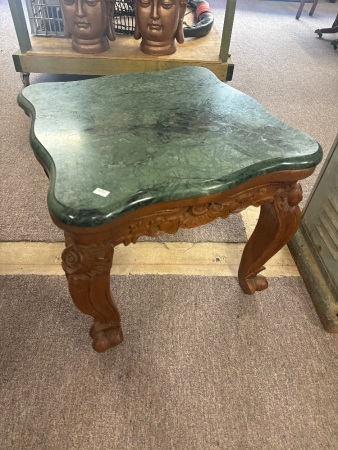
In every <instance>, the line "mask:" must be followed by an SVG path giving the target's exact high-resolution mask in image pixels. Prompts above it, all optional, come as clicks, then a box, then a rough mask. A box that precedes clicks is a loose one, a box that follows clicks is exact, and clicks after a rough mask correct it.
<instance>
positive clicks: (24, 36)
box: [8, 0, 32, 53]
mask: <svg viewBox="0 0 338 450" xmlns="http://www.w3.org/2000/svg"><path fill="white" fill-rule="evenodd" d="M8 3H9V8H10V10H11V14H12V18H13V22H14V28H15V32H16V35H17V38H18V41H19V46H20V51H21V53H26V52H27V51H28V50H30V49H31V48H32V44H31V40H30V38H29V33H28V29H27V25H26V19H25V14H24V12H23V7H22V3H21V0H8Z"/></svg>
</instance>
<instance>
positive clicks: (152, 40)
mask: <svg viewBox="0 0 338 450" xmlns="http://www.w3.org/2000/svg"><path fill="white" fill-rule="evenodd" d="M135 1H136V3H135V13H136V27H135V33H134V37H135V39H140V38H141V37H142V42H141V46H140V48H141V50H142V51H143V52H144V53H148V54H150V55H170V54H171V53H174V52H175V51H176V47H175V39H176V40H177V42H179V43H181V44H182V43H183V42H184V35H183V16H184V13H185V10H186V7H187V1H186V0H135Z"/></svg>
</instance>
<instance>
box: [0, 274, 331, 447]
mask: <svg viewBox="0 0 338 450" xmlns="http://www.w3.org/2000/svg"><path fill="white" fill-rule="evenodd" d="M0 286H1V291H0V311H1V314H0V326H1V334H0V339H1V344H0V379H1V384H0V414H1V421H0V441H1V449H2V450H12V449H15V450H21V449H22V450H30V449H32V450H46V449H47V450H51V449H53V450H70V449H76V450H87V449H88V450H89V449H93V448H94V449H100V450H103V449H107V450H111V449H123V450H131V449H132V450H167V449H168V450H169V449H175V450H191V449H194V450H195V449H196V450H212V449H224V450H230V449H231V450H232V449H234V450H239V449H240V450H247V449H257V450H271V449H273V450H282V449H283V450H285V449H293V450H296V449H297V450H298V449H299V450H303V449H307V450H319V449H327V450H328V449H330V450H335V449H336V448H337V442H338V440H337V438H338V435H337V430H338V428H337V403H336V400H337V397H336V390H337V381H338V380H337V373H338V370H337V369H338V363H337V361H338V348H337V341H336V336H334V335H330V334H327V333H325V332H324V331H323V329H322V327H321V325H320V323H319V320H318V318H317V316H316V314H315V312H314V309H313V307H312V304H311V301H310V298H309V295H308V293H307V291H306V289H305V287H304V285H303V282H302V281H301V279H300V278H288V281H287V283H286V282H285V279H277V278H276V279H272V280H270V290H267V291H265V292H261V293H259V294H257V295H254V296H252V297H251V296H245V295H244V294H243V293H242V292H241V291H240V289H239V287H238V284H237V280H235V279H234V278H223V277H173V276H127V277H124V276H115V277H112V286H113V289H114V292H115V297H116V300H117V302H118V305H119V308H120V311H121V314H122V319H123V326H124V334H125V342H124V343H123V344H122V345H121V346H119V347H116V348H115V349H112V350H110V351H108V352H106V353H104V354H101V355H99V354H96V353H95V352H93V351H92V349H91V346H90V338H89V336H88V334H87V332H88V329H89V326H90V324H91V319H90V318H88V317H86V316H84V315H82V314H80V313H79V312H78V311H77V310H76V309H75V307H74V306H73V305H72V303H71V301H70V299H69V296H68V292H67V287H66V281H65V278H64V277H38V276H4V277H1V278H0Z"/></svg>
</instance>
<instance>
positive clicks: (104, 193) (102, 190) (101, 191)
mask: <svg viewBox="0 0 338 450" xmlns="http://www.w3.org/2000/svg"><path fill="white" fill-rule="evenodd" d="M93 194H96V195H101V197H107V195H109V194H110V192H109V191H105V190H104V189H101V188H96V189H95V191H93Z"/></svg>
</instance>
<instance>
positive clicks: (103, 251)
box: [62, 233, 123, 352]
mask: <svg viewBox="0 0 338 450" xmlns="http://www.w3.org/2000/svg"><path fill="white" fill-rule="evenodd" d="M65 237H66V248H65V250H64V251H63V253H62V267H63V270H64V271H65V273H66V276H67V280H68V286H69V292H70V295H71V296H72V299H73V301H74V303H75V305H76V306H77V308H78V309H79V310H80V311H82V312H83V313H84V314H88V315H90V316H92V317H93V318H94V325H93V326H92V328H91V330H90V336H91V337H92V339H93V348H94V350H96V351H97V352H104V351H105V350H107V349H108V348H110V347H114V346H115V345H118V344H120V343H121V342H122V341H123V334H122V329H121V319H120V314H119V312H118V309H117V307H116V304H115V302H114V299H113V296H112V293H111V290H110V269H111V266H112V261H113V253H114V247H113V245H112V244H111V243H109V242H101V243H90V239H88V240H86V241H88V242H89V243H88V244H86V245H84V244H83V241H84V239H83V236H81V244H78V243H77V242H76V240H77V239H76V236H75V235H73V234H72V235H70V234H69V233H65Z"/></svg>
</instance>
